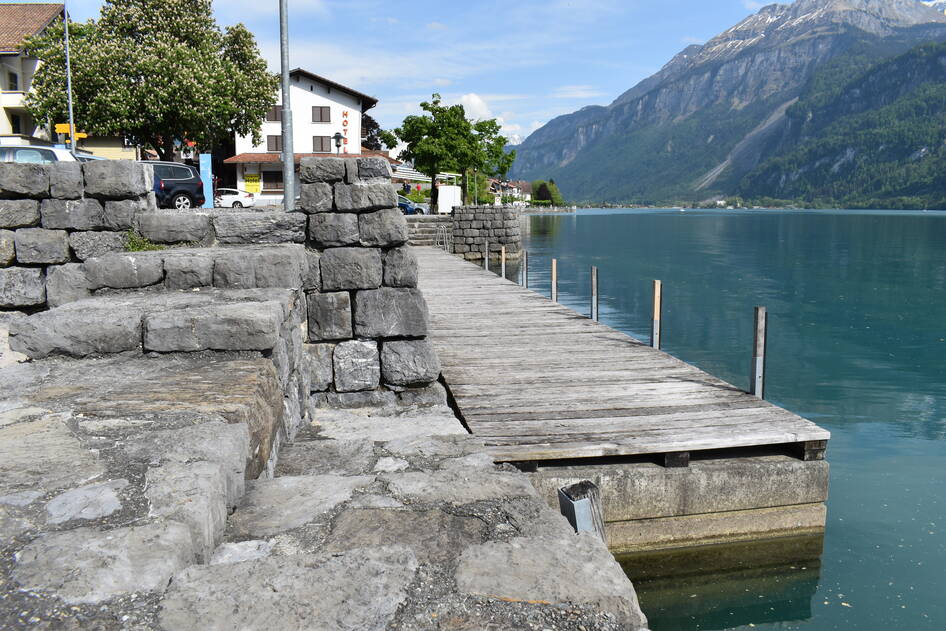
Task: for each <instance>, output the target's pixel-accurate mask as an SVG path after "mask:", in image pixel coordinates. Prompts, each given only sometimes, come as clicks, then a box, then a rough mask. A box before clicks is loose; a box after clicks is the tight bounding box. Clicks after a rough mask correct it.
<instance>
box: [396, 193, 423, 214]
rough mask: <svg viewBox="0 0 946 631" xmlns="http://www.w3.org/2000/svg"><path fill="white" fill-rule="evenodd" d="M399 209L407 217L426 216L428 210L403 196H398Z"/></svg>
mask: <svg viewBox="0 0 946 631" xmlns="http://www.w3.org/2000/svg"><path fill="white" fill-rule="evenodd" d="M397 207H398V208H400V209H401V212H402V213H404V214H405V215H426V214H427V209H426V208H424V207H423V206H422V205H420V204H416V203H414V202H412V201H411V200H409V199H407V198H406V197H404V196H403V195H398V196H397Z"/></svg>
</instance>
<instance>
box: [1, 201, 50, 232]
mask: <svg viewBox="0 0 946 631" xmlns="http://www.w3.org/2000/svg"><path fill="white" fill-rule="evenodd" d="M40 217H41V215H40V212H39V202H38V201H36V200H35V199H0V228H30V227H32V226H38V225H39V222H40Z"/></svg>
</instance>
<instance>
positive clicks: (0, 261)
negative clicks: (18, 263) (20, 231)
mask: <svg viewBox="0 0 946 631" xmlns="http://www.w3.org/2000/svg"><path fill="white" fill-rule="evenodd" d="M14 239H15V233H14V232H13V231H12V230H0V267H8V266H10V265H13V262H14V261H15V260H16V247H15V246H14V245H13V244H14V242H15V241H14Z"/></svg>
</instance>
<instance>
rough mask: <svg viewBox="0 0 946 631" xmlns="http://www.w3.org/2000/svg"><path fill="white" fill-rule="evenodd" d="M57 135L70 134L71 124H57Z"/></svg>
mask: <svg viewBox="0 0 946 631" xmlns="http://www.w3.org/2000/svg"><path fill="white" fill-rule="evenodd" d="M56 133H57V134H68V133H69V123H56Z"/></svg>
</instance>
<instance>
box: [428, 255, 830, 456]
mask: <svg viewBox="0 0 946 631" xmlns="http://www.w3.org/2000/svg"><path fill="white" fill-rule="evenodd" d="M414 251H415V252H416V253H417V256H418V259H419V260H420V267H421V276H420V278H421V280H420V286H421V289H422V290H423V292H424V295H425V297H426V298H427V303H428V305H429V306H430V314H431V332H430V338H431V340H432V341H433V343H434V345H435V346H436V348H437V352H438V353H439V354H440V358H441V361H442V363H443V375H444V378H445V380H446V382H447V385H448V386H449V388H450V390H451V392H452V394H453V397H454V399H455V401H456V404H457V407H458V408H459V411H460V414H461V415H462V418H463V420H464V422H465V423H466V424H467V426H468V427H469V429H470V431H472V432H473V433H474V434H475V435H477V436H479V437H481V438H482V439H484V440H485V441H486V444H487V445H489V446H490V447H491V450H492V453H493V456H494V457H495V458H496V460H497V461H516V462H529V461H539V460H563V459H572V458H594V457H601V456H629V455H641V454H660V455H664V456H665V457H666V462H667V464H671V465H672V464H674V463H676V464H680V465H685V463H686V461H687V460H688V458H689V455H688V454H689V452H693V451H700V450H709V449H729V448H737V447H753V446H761V445H775V444H792V445H795V446H797V450H798V454H799V455H800V456H804V457H806V458H820V457H822V454H823V447H824V445H823V444H822V443H820V442H819V441H826V440H827V439H828V438H829V436H830V435H829V433H828V432H827V431H826V430H824V429H822V428H820V427H818V426H817V425H815V424H814V423H811V422H810V421H807V420H805V419H803V418H801V417H799V416H796V415H795V414H792V413H790V412H788V411H786V410H783V409H781V408H778V407H776V406H774V405H771V404H770V403H767V402H765V401H761V400H759V399H757V398H755V397H753V396H750V395H748V394H746V393H744V392H743V391H741V390H739V389H738V388H736V387H734V386H732V385H730V384H728V383H725V382H724V381H721V380H719V379H716V378H715V377H713V376H711V375H709V374H707V373H705V372H703V371H701V370H699V369H697V368H694V367H693V366H690V365H688V364H686V363H684V362H682V361H679V360H677V359H675V358H673V357H671V356H669V355H667V354H665V353H663V352H660V351H656V350H654V349H652V348H650V347H649V346H646V345H644V344H642V343H640V342H638V341H637V340H634V339H633V338H631V337H628V336H627V335H624V334H623V333H619V332H617V331H615V330H613V329H611V328H609V327H607V326H604V325H602V324H599V323H597V322H594V321H592V320H589V319H588V318H586V317H584V316H582V315H579V314H577V313H575V312H574V311H572V310H571V309H568V308H566V307H563V306H561V305H558V304H555V303H553V302H551V301H549V300H548V299H547V298H544V297H542V296H539V295H538V294H536V293H534V292H532V291H529V290H527V289H523V288H522V287H520V286H519V285H516V284H515V283H511V282H509V281H506V280H504V279H502V278H500V277H499V276H496V275H495V274H492V273H489V272H486V271H484V270H483V269H482V268H480V267H478V266H476V265H473V264H471V263H467V262H465V261H463V260H461V259H459V258H457V257H454V256H451V255H449V254H446V253H444V252H443V251H441V250H437V249H434V248H415V249H414ZM681 452H682V453H681Z"/></svg>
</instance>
